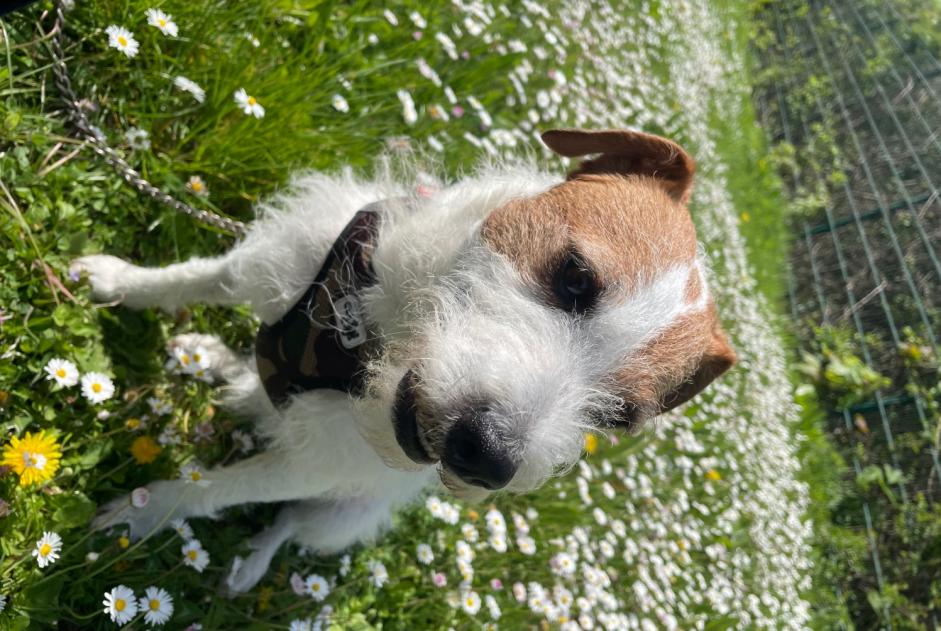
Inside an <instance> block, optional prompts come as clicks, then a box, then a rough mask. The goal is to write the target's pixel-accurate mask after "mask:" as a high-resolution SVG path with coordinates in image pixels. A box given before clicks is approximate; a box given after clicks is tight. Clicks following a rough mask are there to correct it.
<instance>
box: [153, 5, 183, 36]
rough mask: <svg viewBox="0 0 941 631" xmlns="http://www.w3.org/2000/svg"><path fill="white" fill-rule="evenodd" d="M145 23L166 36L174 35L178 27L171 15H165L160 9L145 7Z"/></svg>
mask: <svg viewBox="0 0 941 631" xmlns="http://www.w3.org/2000/svg"><path fill="white" fill-rule="evenodd" d="M147 23H148V24H150V25H151V26H154V27H156V28H157V29H159V30H160V32H161V33H163V34H164V35H166V36H168V37H176V34H177V33H178V32H179V29H178V28H177V26H176V22H174V21H173V17H172V16H170V15H167V14H166V13H164V12H163V11H161V10H160V9H147Z"/></svg>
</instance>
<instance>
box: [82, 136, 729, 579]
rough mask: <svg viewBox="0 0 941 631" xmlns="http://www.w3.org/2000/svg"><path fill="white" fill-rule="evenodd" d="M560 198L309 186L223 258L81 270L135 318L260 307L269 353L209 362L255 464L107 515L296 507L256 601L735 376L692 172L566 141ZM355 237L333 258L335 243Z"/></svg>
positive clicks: (641, 149) (632, 150)
mask: <svg viewBox="0 0 941 631" xmlns="http://www.w3.org/2000/svg"><path fill="white" fill-rule="evenodd" d="M543 140H544V141H545V143H546V144H547V145H548V146H549V147H550V148H551V149H552V150H554V151H555V152H557V153H559V154H561V155H564V156H570V157H575V156H586V155H589V154H599V155H598V156H597V157H595V158H593V159H588V160H585V161H584V162H582V163H581V165H580V166H579V167H578V168H577V169H576V170H575V171H574V172H573V173H571V174H569V176H568V178H567V179H566V180H564V181H560V180H559V178H557V177H554V176H552V175H549V174H547V173H542V172H539V171H537V170H535V169H532V168H502V169H489V170H486V171H484V172H482V173H480V174H478V175H477V176H476V177H472V178H468V179H464V180H463V181H460V182H458V183H456V184H454V185H453V186H450V187H447V188H443V189H441V190H439V191H436V192H434V193H433V194H431V195H430V196H418V195H409V194H408V192H407V191H408V189H406V188H403V187H396V186H395V185H392V184H390V183H389V182H388V181H384V182H378V183H377V182H363V181H358V180H356V179H355V178H353V177H352V176H351V175H350V174H348V173H347V174H344V175H341V176H328V175H322V174H310V175H305V176H303V177H300V178H298V179H297V180H296V181H295V182H294V183H293V186H292V187H291V189H290V192H289V194H287V195H285V196H282V197H281V198H279V199H277V200H275V202H273V203H272V204H270V205H268V206H266V207H264V208H262V209H261V212H260V213H259V214H260V218H259V219H258V220H257V221H256V222H255V223H254V225H253V227H252V229H251V231H250V232H249V234H248V236H247V237H246V238H245V240H244V241H243V242H242V243H240V244H239V245H238V246H237V247H235V248H234V249H233V250H232V251H230V252H229V253H228V254H226V255H224V256H221V257H219V258H213V259H193V260H190V261H187V262H184V263H177V264H173V265H170V266H168V267H165V268H159V269H154V268H141V267H137V266H134V265H131V264H129V263H126V262H124V261H122V260H120V259H117V258H114V257H111V256H105V255H99V256H89V257H85V258H82V259H79V260H78V261H77V262H76V264H77V266H78V267H79V268H80V269H82V270H84V271H85V272H87V274H88V276H89V278H90V281H91V285H92V289H93V296H94V297H95V298H96V299H99V300H105V301H121V302H123V303H124V304H125V305H127V306H129V307H131V308H143V307H148V306H158V307H162V308H164V309H167V310H175V309H178V308H180V307H182V306H184V305H186V304H188V303H193V302H203V303H211V304H224V305H232V304H236V303H245V302H247V303H251V305H252V306H253V308H254V310H255V312H256V313H257V314H258V316H259V317H260V318H261V320H262V321H263V323H264V324H263V325H262V328H261V332H260V334H259V338H258V344H257V345H258V348H259V351H258V354H257V357H256V358H254V359H253V360H251V361H246V360H244V359H241V358H239V357H238V356H237V355H236V354H235V353H234V352H232V351H231V350H229V349H227V348H226V347H225V346H224V345H223V344H222V343H221V342H220V341H219V340H218V339H217V338H214V337H211V336H203V335H189V336H182V337H181V338H177V339H176V340H174V342H173V343H175V344H181V345H184V346H189V347H192V346H201V347H203V348H205V349H206V351H208V353H209V354H210V356H211V359H210V364H211V367H212V371H213V372H214V373H215V375H216V376H217V377H218V378H220V379H222V380H224V381H225V382H227V387H226V389H225V390H224V391H223V392H224V400H223V403H224V404H228V405H229V406H231V407H233V408H235V409H236V410H239V411H242V412H246V413H248V414H251V415H252V416H254V417H255V418H256V419H257V423H258V433H259V434H260V435H261V436H262V437H263V439H264V442H265V447H264V451H263V452H262V453H260V454H259V455H256V456H254V457H251V458H248V459H246V460H243V461H241V462H239V463H237V464H234V465H231V466H228V467H221V468H217V469H214V470H211V471H208V472H206V474H205V479H206V481H208V482H209V484H207V485H189V484H184V482H182V481H180V480H165V481H158V482H154V483H153V484H151V485H150V487H149V489H150V501H149V503H147V504H146V506H145V507H143V508H134V507H133V506H132V505H131V503H130V502H129V499H128V498H120V499H118V500H115V501H114V502H112V503H111V504H109V505H108V506H107V507H106V508H105V510H104V512H103V513H102V514H101V515H100V516H99V518H98V519H97V520H96V521H95V524H94V525H95V526H96V527H99V528H101V527H107V526H110V525H113V524H117V523H125V522H126V523H128V524H130V530H131V534H132V536H134V537H140V536H143V535H147V534H148V533H150V532H152V531H154V530H158V529H160V528H162V527H163V526H164V525H165V524H167V523H168V522H169V520H170V519H174V518H185V517H201V516H214V515H215V514H216V513H217V512H218V511H220V510H222V509H224V508H226V507H228V506H233V505H236V504H245V503H251V502H290V504H288V505H287V506H286V507H285V508H284V509H283V510H282V512H281V513H280V514H279V516H278V518H277V519H276V521H275V524H274V525H273V526H271V527H270V528H269V529H268V530H266V531H264V532H263V533H261V534H260V535H258V536H257V537H255V538H254V539H253V540H252V547H253V549H254V550H255V552H254V553H253V554H252V555H251V556H250V557H249V558H248V559H247V560H246V561H245V562H244V563H242V564H241V565H240V566H239V567H238V568H234V572H233V573H232V574H231V575H230V577H229V579H228V582H229V587H230V588H231V589H232V590H234V591H243V590H247V589H249V588H250V587H252V586H253V585H254V584H255V583H256V582H257V581H258V580H259V579H260V578H261V577H262V575H263V574H264V573H265V571H266V569H267V567H268V564H269V562H270V560H271V558H272V555H273V554H274V553H275V551H276V550H277V549H278V547H279V546H280V545H281V544H282V543H284V542H285V541H287V540H293V541H296V542H298V543H299V544H302V545H306V546H309V547H310V548H313V549H315V550H317V551H319V552H322V553H330V552H334V551H338V550H341V549H343V548H345V547H347V546H350V545H352V544H354V543H356V542H360V541H366V540H369V539H370V538H372V537H374V536H375V535H376V534H377V533H378V532H380V531H381V530H382V529H383V527H385V526H386V525H388V524H389V522H390V516H391V513H392V511H394V510H396V509H397V508H399V507H401V506H403V505H405V504H407V503H409V502H410V501H413V500H414V499H415V498H416V497H417V496H418V495H419V494H420V493H421V492H422V490H423V489H426V488H427V487H428V486H429V485H431V484H432V483H433V482H434V481H435V480H436V479H440V481H441V482H442V483H443V484H444V485H445V486H446V487H447V488H448V489H450V490H451V491H452V492H453V493H454V494H455V495H457V496H458V497H461V498H465V499H470V500H479V499H482V498H483V497H485V496H486V495H487V493H489V492H490V491H492V490H494V489H500V488H504V489H507V490H509V491H513V492H522V491H528V490H531V489H534V488H536V487H538V486H539V485H540V484H542V483H543V482H544V481H545V480H546V479H547V478H548V477H550V476H551V475H553V474H555V473H558V472H560V471H564V470H565V469H566V468H567V467H569V466H571V465H572V464H573V463H574V462H575V461H576V460H577V459H578V457H579V455H580V453H581V449H582V445H583V439H584V434H585V432H590V431H593V430H596V429H599V428H603V427H606V426H611V425H622V426H625V427H628V428H635V427H637V426H638V425H639V424H641V423H642V422H643V421H644V420H645V419H648V418H650V417H653V416H655V415H657V414H659V413H661V412H663V411H665V410H669V409H671V408H673V407H675V406H677V405H679V404H681V403H683V402H685V401H687V400H688V399H690V398H691V397H692V396H693V395H695V394H696V393H697V392H699V391H700V390H702V389H703V388H704V387H705V386H706V385H707V384H709V383H710V382H711V381H712V380H713V379H715V378H716V377H717V376H718V375H720V374H721V373H722V372H724V371H725V370H727V369H728V368H729V367H730V366H731V365H732V364H733V363H734V361H735V355H734V353H733V351H732V349H731V348H730V347H729V344H728V342H727V341H726V338H725V336H724V334H723V333H722V330H721V328H720V325H719V321H718V319H717V316H716V311H715V306H714V304H713V301H712V299H711V298H710V294H709V290H708V288H707V284H706V274H705V269H704V268H705V265H704V263H703V261H702V259H701V258H700V255H699V253H698V250H697V241H696V234H695V230H694V228H693V223H692V221H691V219H690V215H689V212H688V210H687V208H686V203H687V200H688V198H689V194H690V187H691V184H692V178H693V171H694V163H693V160H692V159H691V158H690V157H689V156H688V155H687V154H686V153H685V152H684V151H683V150H682V149H681V148H680V147H679V146H677V145H676V144H675V143H673V142H671V141H669V140H666V139H663V138H659V137H656V136H652V135H648V134H644V133H640V132H636V131H581V130H555V131H550V132H547V133H545V134H544V135H543ZM338 235H339V236H338Z"/></svg>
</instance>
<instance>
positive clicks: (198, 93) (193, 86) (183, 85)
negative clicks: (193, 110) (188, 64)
mask: <svg viewBox="0 0 941 631" xmlns="http://www.w3.org/2000/svg"><path fill="white" fill-rule="evenodd" d="M173 85H174V86H176V87H177V88H178V89H180V90H183V91H184V92H189V93H190V94H191V95H192V96H193V98H194V99H196V101H197V102H198V103H202V102H203V101H205V100H206V91H205V90H203V89H202V87H201V86H200V85H199V84H198V83H196V82H195V81H193V80H192V79H187V78H186V77H184V76H183V75H180V76H178V77H176V78H175V79H173Z"/></svg>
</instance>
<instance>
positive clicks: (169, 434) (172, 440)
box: [157, 425, 180, 446]
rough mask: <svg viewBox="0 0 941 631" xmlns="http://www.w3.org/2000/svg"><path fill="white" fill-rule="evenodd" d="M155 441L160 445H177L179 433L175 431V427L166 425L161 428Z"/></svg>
mask: <svg viewBox="0 0 941 631" xmlns="http://www.w3.org/2000/svg"><path fill="white" fill-rule="evenodd" d="M157 442H158V443H160V444H161V445H164V446H166V445H179V444H180V435H179V434H178V433H177V431H176V428H175V427H173V426H172V425H167V426H166V427H164V428H163V431H161V432H160V434H159V435H158V436H157Z"/></svg>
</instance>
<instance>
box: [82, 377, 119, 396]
mask: <svg viewBox="0 0 941 631" xmlns="http://www.w3.org/2000/svg"><path fill="white" fill-rule="evenodd" d="M82 395H84V396H85V398H86V399H88V400H89V401H91V402H92V403H102V402H104V401H107V400H108V399H110V398H111V397H112V396H114V382H113V381H111V379H110V378H108V376H107V375H103V374H101V373H100V372H90V373H87V374H86V375H85V376H84V377H82Z"/></svg>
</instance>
